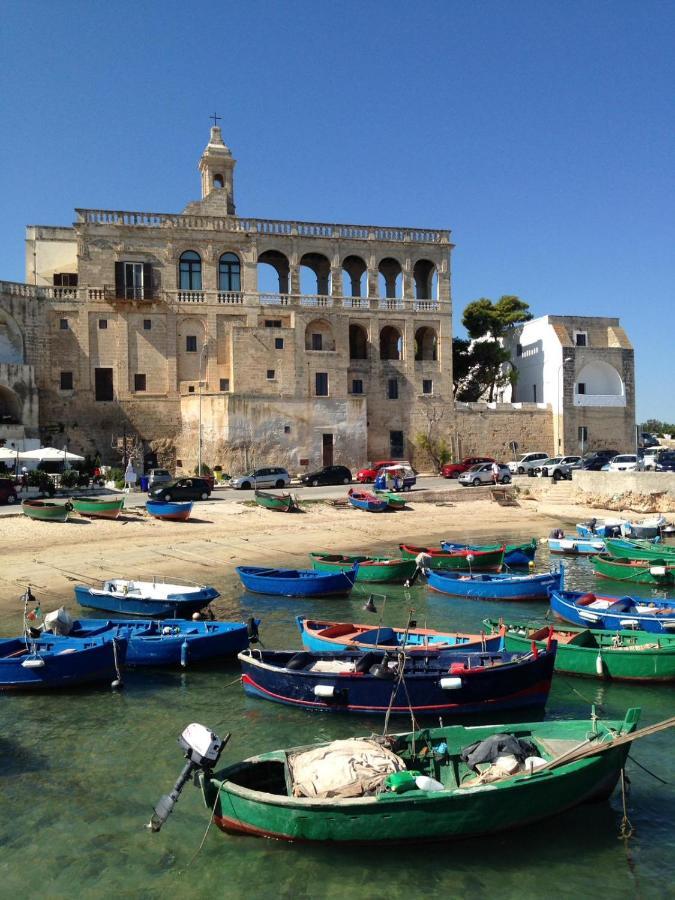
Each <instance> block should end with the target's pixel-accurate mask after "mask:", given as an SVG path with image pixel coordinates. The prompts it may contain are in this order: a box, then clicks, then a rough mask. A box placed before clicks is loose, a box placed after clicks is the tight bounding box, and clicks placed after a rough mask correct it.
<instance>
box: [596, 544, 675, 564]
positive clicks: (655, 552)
mask: <svg viewBox="0 0 675 900" xmlns="http://www.w3.org/2000/svg"><path fill="white" fill-rule="evenodd" d="M606 546H607V553H608V554H609V556H611V557H612V558H613V559H650V560H665V561H666V562H671V563H673V564H675V547H665V546H662V545H660V544H652V543H646V542H645V544H643V543H642V542H639V543H638V542H636V541H630V540H623V539H621V538H608V539H607V541H606Z"/></svg>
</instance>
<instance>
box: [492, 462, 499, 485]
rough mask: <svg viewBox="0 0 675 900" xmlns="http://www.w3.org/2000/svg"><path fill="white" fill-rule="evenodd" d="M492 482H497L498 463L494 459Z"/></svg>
mask: <svg viewBox="0 0 675 900" xmlns="http://www.w3.org/2000/svg"><path fill="white" fill-rule="evenodd" d="M492 483H493V484H499V463H498V462H497V461H496V460H495V461H494V462H493V463H492Z"/></svg>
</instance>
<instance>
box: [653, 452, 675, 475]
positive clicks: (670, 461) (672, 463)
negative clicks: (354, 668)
mask: <svg viewBox="0 0 675 900" xmlns="http://www.w3.org/2000/svg"><path fill="white" fill-rule="evenodd" d="M655 471H657V472H675V450H662V451H661V453H659V454H658V456H657V457H656V466H655Z"/></svg>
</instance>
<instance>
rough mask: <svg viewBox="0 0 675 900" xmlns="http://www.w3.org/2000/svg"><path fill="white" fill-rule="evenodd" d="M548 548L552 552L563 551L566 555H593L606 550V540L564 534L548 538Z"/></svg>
mask: <svg viewBox="0 0 675 900" xmlns="http://www.w3.org/2000/svg"><path fill="white" fill-rule="evenodd" d="M558 533H560V532H558ZM548 549H549V551H550V552H551V553H562V554H564V555H566V556H593V555H595V554H596V553H604V552H605V542H604V541H603V540H602V538H592V537H587V538H582V537H569V536H566V535H565V534H562V537H553V536H551V537H549V538H548Z"/></svg>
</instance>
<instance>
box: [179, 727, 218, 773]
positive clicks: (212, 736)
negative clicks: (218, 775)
mask: <svg viewBox="0 0 675 900" xmlns="http://www.w3.org/2000/svg"><path fill="white" fill-rule="evenodd" d="M178 743H179V744H180V746H181V747H182V748H183V750H184V751H185V758H186V759H189V760H190V762H191V763H194V764H195V765H196V766H199V767H200V768H201V769H212V768H213V767H214V766H215V765H216V764H217V762H218V760H219V759H220V754H221V753H222V752H223V748H224V747H225V743H226V741H224V740H221V739H220V738H219V737H218V735H217V734H216V733H215V732H213V731H211V730H210V729H209V728H207V727H206V726H205V725H200V724H199V722H192V724H190V725H188V726H187V728H185V729H184V730H183V733H182V734H181V736H180V737H179V738H178Z"/></svg>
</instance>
